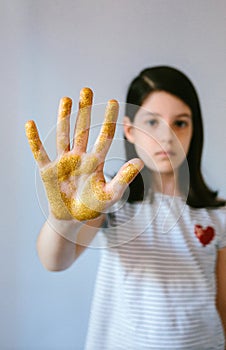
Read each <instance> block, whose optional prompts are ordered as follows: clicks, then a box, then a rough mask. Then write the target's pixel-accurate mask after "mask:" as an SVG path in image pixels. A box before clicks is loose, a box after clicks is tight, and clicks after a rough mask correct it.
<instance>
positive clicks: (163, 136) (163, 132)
mask: <svg viewBox="0 0 226 350" xmlns="http://www.w3.org/2000/svg"><path fill="white" fill-rule="evenodd" d="M173 135H174V133H173V130H172V129H171V127H170V126H169V125H168V124H167V123H162V125H161V127H160V128H159V141H160V142H161V143H172V141H173V137H174V136H173Z"/></svg>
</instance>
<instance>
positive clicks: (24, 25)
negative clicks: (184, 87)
mask: <svg viewBox="0 0 226 350" xmlns="http://www.w3.org/2000/svg"><path fill="white" fill-rule="evenodd" d="M0 7H1V9H0V16H1V21H0V25H1V32H0V33H1V82H2V84H1V99H2V100H1V121H2V122H1V128H0V132H1V193H2V201H1V215H2V218H1V254H0V270H1V287H0V288H1V299H0V308H1V313H0V324H1V327H0V348H1V349H4V350H6V349H10V350H25V349H26V350H28V349H29V350H33V349H36V350H47V349H48V350H50V349H51V350H52V349H54V350H55V349H64V350H69V349H74V350H80V349H83V344H84V339H85V334H86V330H87V322H88V317H89V308H90V303H91V298H92V290H93V285H94V281H95V272H96V268H97V265H98V259H99V252H98V250H94V249H89V250H87V251H86V252H85V253H84V255H83V256H82V257H81V258H80V259H79V261H78V262H77V263H76V264H75V265H74V266H72V267H71V268H70V269H68V270H67V271H65V272H60V273H50V272H47V271H45V269H44V268H43V267H42V266H41V264H40V262H39V260H38V257H37V253H36V248H35V245H36V239H37V235H38V232H39V230H40V227H41V226H42V224H43V222H44V215H43V212H42V210H41V208H40V206H39V201H38V198H37V194H36V185H35V173H36V167H35V163H34V160H33V158H32V156H31V152H30V149H29V147H28V145H27V142H26V139H25V134H24V123H25V122H26V120H28V119H35V120H36V121H37V124H38V127H39V130H40V133H41V135H42V138H45V137H46V136H47V134H48V133H49V131H50V130H51V129H52V128H53V126H54V125H55V122H56V111H57V107H58V102H59V98H60V97H62V96H65V95H68V96H71V97H72V98H73V99H74V101H75V103H77V102H76V101H77V99H78V95H79V90H80V89H81V88H82V87H83V86H90V87H91V88H92V89H93V90H94V92H95V103H96V104H99V103H105V102H106V101H107V100H108V99H111V98H116V99H118V100H119V101H121V102H123V101H124V99H125V94H126V89H127V86H128V84H129V82H130V81H131V79H132V78H133V77H134V76H135V75H136V74H137V73H138V72H139V71H140V70H141V69H143V68H145V67H147V66H152V65H156V64H169V65H173V66H175V67H178V68H179V69H182V70H184V71H185V72H186V73H187V74H188V75H189V76H190V78H191V79H192V80H193V82H194V84H195V86H196V87H197V90H198V93H199V96H200V99H201V105H202V111H203V116H204V126H205V147H204V158H203V170H204V174H205V177H206V179H207V181H208V182H209V184H210V185H211V186H212V187H213V188H215V189H219V190H220V194H221V195H222V196H226V185H225V178H226V164H225V149H226V137H225V129H226V121H225V114H226V97H225V92H226V66H225V62H226V44H225V37H226V2H225V0H217V1H216V0H198V1H189V2H188V1H187V0H149V1H148V0H139V1H136V0H120V1H119V0H114V1H108V0H99V1H92V0H77V1H76V0H61V1H60V0H55V1H54V0H47V1H46V0H45V1H44V0H39V1H32V0H30V1H29V0H18V1H16V0H14V1H4V0H2V1H1V2H0ZM74 108H75V109H76V104H75V107H74ZM101 118H102V116H100V120H101ZM53 140H54V139H53ZM54 146H55V145H54V141H53V143H51V142H50V145H49V150H51V152H53V153H54ZM114 147H115V148H114V149H113V150H114V152H115V154H118V153H120V154H121V152H122V151H121V148H120V149H119V148H117V145H115V146H114Z"/></svg>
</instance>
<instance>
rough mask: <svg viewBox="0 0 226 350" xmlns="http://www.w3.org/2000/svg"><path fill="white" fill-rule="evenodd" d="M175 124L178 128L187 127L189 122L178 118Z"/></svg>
mask: <svg viewBox="0 0 226 350" xmlns="http://www.w3.org/2000/svg"><path fill="white" fill-rule="evenodd" d="M175 125H176V126H177V127H178V128H185V127H186V126H187V125H188V123H187V122H186V121H185V120H177V121H176V122H175Z"/></svg>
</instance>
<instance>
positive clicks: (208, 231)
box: [195, 225, 215, 246]
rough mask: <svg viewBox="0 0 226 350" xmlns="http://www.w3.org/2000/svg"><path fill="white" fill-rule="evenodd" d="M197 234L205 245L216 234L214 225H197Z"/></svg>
mask: <svg viewBox="0 0 226 350" xmlns="http://www.w3.org/2000/svg"><path fill="white" fill-rule="evenodd" d="M195 235H196V237H197V238H198V239H199V241H200V242H201V243H202V245H203V246H206V245H207V244H209V243H210V242H211V241H212V239H213V238H214V236H215V232H214V229H213V227H211V226H208V227H207V228H203V227H202V226H201V225H195Z"/></svg>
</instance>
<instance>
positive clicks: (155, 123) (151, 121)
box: [147, 119, 158, 126]
mask: <svg viewBox="0 0 226 350" xmlns="http://www.w3.org/2000/svg"><path fill="white" fill-rule="evenodd" d="M147 123H148V124H149V125H151V126H155V125H157V123H158V121H157V120H156V119H150V120H148V121H147Z"/></svg>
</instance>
